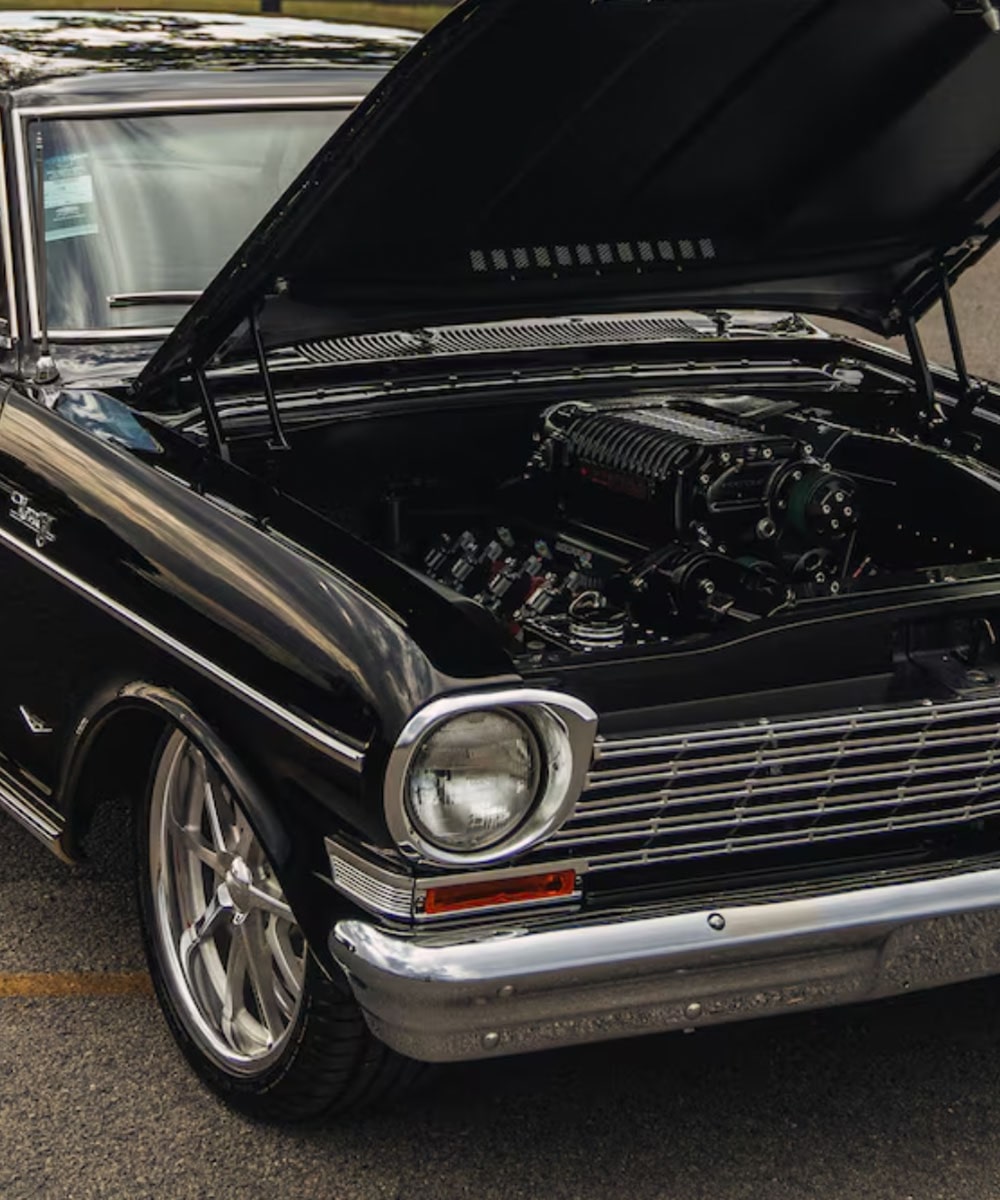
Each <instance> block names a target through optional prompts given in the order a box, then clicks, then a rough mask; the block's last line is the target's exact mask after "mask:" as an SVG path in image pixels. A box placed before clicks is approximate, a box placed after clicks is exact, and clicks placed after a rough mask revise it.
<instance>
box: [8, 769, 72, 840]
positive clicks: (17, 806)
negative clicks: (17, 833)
mask: <svg viewBox="0 0 1000 1200" xmlns="http://www.w3.org/2000/svg"><path fill="white" fill-rule="evenodd" d="M0 809H2V810H3V811H4V812H6V813H7V814H8V815H10V816H12V817H13V818H14V820H15V821H17V822H18V824H19V825H22V826H23V827H24V828H25V829H27V830H28V832H29V833H31V834H34V836H35V837H36V838H38V840H39V841H41V842H44V843H45V844H46V845H47V846H49V848H50V849H52V848H54V846H55V845H56V844H57V843H58V841H59V838H60V836H61V834H62V831H63V825H62V823H61V822H59V821H57V820H55V819H54V817H51V816H49V815H48V814H47V813H44V812H42V811H41V809H39V808H38V807H37V806H36V805H34V804H32V802H31V800H30V799H29V798H28V796H27V794H26V793H25V792H24V791H23V789H21V788H19V787H18V786H17V782H16V780H15V779H14V777H13V776H12V775H11V774H10V772H8V771H6V770H0Z"/></svg>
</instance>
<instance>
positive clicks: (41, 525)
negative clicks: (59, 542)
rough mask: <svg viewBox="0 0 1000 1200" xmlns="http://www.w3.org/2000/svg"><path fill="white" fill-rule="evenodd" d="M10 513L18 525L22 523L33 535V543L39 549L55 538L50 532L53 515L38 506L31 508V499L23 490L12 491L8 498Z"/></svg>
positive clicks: (53, 521) (53, 522)
mask: <svg viewBox="0 0 1000 1200" xmlns="http://www.w3.org/2000/svg"><path fill="white" fill-rule="evenodd" d="M10 515H11V518H12V519H13V520H15V521H17V523H18V524H19V525H24V526H26V527H27V528H28V529H30V530H31V531H32V533H34V535H35V545H36V546H37V547H38V549H39V550H42V549H44V548H45V547H46V546H47V545H48V544H49V542H54V541H55V540H56V535H55V534H54V533H53V532H52V526H53V525H54V524H55V521H56V519H55V517H54V516H52V514H51V513H47V512H43V511H42V510H41V509H40V508H33V507H32V505H31V501H30V500H29V499H28V497H27V496H25V495H24V493H23V492H14V493H13V494H12V495H11V498H10Z"/></svg>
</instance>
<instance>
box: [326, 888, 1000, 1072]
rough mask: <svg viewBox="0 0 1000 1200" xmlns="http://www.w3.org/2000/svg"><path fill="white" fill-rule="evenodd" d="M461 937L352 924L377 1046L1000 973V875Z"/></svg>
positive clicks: (361, 998)
mask: <svg viewBox="0 0 1000 1200" xmlns="http://www.w3.org/2000/svg"><path fill="white" fill-rule="evenodd" d="M493 929H494V934H493V936H487V935H485V934H484V931H483V930H482V929H478V930H468V931H465V932H464V933H462V934H461V935H453V936H452V937H448V936H447V935H446V934H444V933H443V932H442V931H441V930H440V929H437V930H436V931H435V932H434V934H433V936H431V934H430V931H428V932H427V934H425V935H423V936H421V935H419V934H418V935H415V936H414V935H409V936H397V935H393V934H390V933H387V932H385V931H384V930H381V929H378V928H376V927H375V926H374V925H371V924H369V923H368V922H366V921H360V920H347V921H340V922H338V923H337V924H336V925H335V927H334V929H333V931H332V932H331V935H330V950H331V953H332V954H333V956H334V957H335V958H336V959H337V960H338V962H339V963H340V964H341V966H342V967H343V968H344V970H345V972H346V973H347V975H348V978H349V980H350V983H351V987H352V988H353V990H354V994H355V997H356V999H357V1000H358V1003H359V1004H360V1005H361V1006H362V1008H363V1009H364V1011H365V1015H366V1018H367V1020H368V1023H369V1024H370V1025H371V1027H372V1028H373V1029H374V1030H375V1031H376V1033H377V1034H378V1036H379V1037H380V1038H382V1039H383V1040H384V1041H385V1042H387V1043H388V1044H389V1045H390V1046H393V1047H394V1048H395V1049H397V1050H399V1051H401V1052H402V1053H404V1054H407V1055H409V1056H411V1057H413V1058H418V1059H424V1060H426V1061H431V1062H448V1061H458V1060H462V1059H475V1058H485V1057H487V1056H492V1055H496V1054H515V1053H522V1052H524V1051H528V1050H540V1049H551V1048H554V1047H556V1046H562V1045H572V1044H577V1043H582V1042H593V1041H600V1040H603V1039H607V1038H616V1037H625V1036H629V1035H634V1034H640V1033H654V1032H660V1031H665V1030H670V1029H683V1028H690V1027H692V1026H701V1025H709V1024H716V1023H721V1022H726V1021H735V1020H745V1019H746V1018H748V1017H757V1016H770V1015H774V1014H778V1013H783V1012H790V1011H801V1010H802V1009H803V1008H823V1007H829V1006H830V1005H834V1004H843V1003H852V1002H855V1001H858V1000H867V999H872V998H875V997H879V996H889V995H897V994H901V993H902V992H904V991H910V990H918V989H921V988H928V987H935V986H940V985H942V984H946V983H953V982H957V981H959V980H962V979H973V978H977V977H982V976H987V975H994V974H997V973H1000V870H997V869H995V868H993V869H987V870H980V871H969V872H965V873H962V874H959V875H952V876H946V877H943V878H936V879H932V880H920V881H918V882H915V883H901V884H893V885H888V886H882V887H867V888H866V887H858V888H855V889H852V890H850V891H846V892H840V893H834V894H832V895H821V896H812V897H808V898H801V899H793V900H787V901H781V900H778V901H775V902H770V903H758V904H747V905H742V906H733V907H731V908H716V909H700V910H697V911H692V912H686V913H674V914H669V915H654V916H647V917H643V918H639V919H630V918H626V917H623V916H622V915H616V916H608V917H605V918H603V919H602V918H598V917H596V916H594V915H593V914H591V915H575V916H572V917H567V918H565V919H564V920H561V921H559V920H558V919H556V920H555V921H554V920H553V918H551V917H550V918H547V919H546V920H544V921H541V920H539V922H536V924H535V927H534V928H528V927H525V926H524V925H523V924H512V923H511V922H509V921H508V922H507V923H506V924H503V925H497V923H496V921H494V925H493Z"/></svg>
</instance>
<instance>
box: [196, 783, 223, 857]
mask: <svg viewBox="0 0 1000 1200" xmlns="http://www.w3.org/2000/svg"><path fill="white" fill-rule="evenodd" d="M202 767H203V768H204V760H202ZM201 786H202V795H203V796H204V802H205V814H206V816H207V817H208V827H209V829H210V830H211V831H212V841H213V843H214V844H215V848H216V850H218V851H219V853H220V854H225V853H226V849H227V847H226V835H225V833H224V832H223V830H222V819H221V816H220V814H219V806H218V803H217V801H216V797H215V788H214V787H213V786H212V782H211V780H210V779H209V778H208V772H207V771H204V770H203V774H202V783H201Z"/></svg>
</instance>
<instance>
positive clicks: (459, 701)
mask: <svg viewBox="0 0 1000 1200" xmlns="http://www.w3.org/2000/svg"><path fill="white" fill-rule="evenodd" d="M488 708H510V709H516V710H517V711H518V713H519V715H521V716H523V717H524V718H525V720H526V721H527V722H528V723H529V724H530V725H531V727H532V731H533V732H534V734H535V736H536V738H537V739H538V742H539V746H540V748H541V751H542V754H543V760H544V763H545V767H546V772H545V774H546V779H545V783H544V785H543V787H542V788H541V794H540V796H538V797H537V798H536V800H535V802H534V806H533V808H532V810H531V812H530V813H529V815H528V816H527V817H526V818H525V820H524V821H523V822H522V824H521V825H520V826H519V827H518V828H517V829H516V830H515V831H514V833H513V834H511V836H510V837H508V838H507V839H506V840H505V841H503V842H501V843H500V844H499V845H496V846H490V847H488V848H487V849H485V850H479V851H474V852H471V853H468V854H459V853H457V852H455V851H449V850H442V849H441V848H440V847H438V846H435V845H434V844H433V843H431V842H429V841H427V839H426V838H424V837H423V836H422V835H421V833H420V831H419V830H418V829H416V828H415V826H414V824H413V822H412V821H411V820H410V817H409V813H408V811H407V805H406V774H407V771H408V769H409V765H410V760H411V758H412V756H413V754H414V752H415V751H416V749H417V747H418V746H419V745H420V743H421V742H422V741H423V739H424V738H425V737H426V736H427V735H428V734H429V733H430V731H431V730H432V729H433V728H434V726H436V725H438V724H440V723H441V722H442V721H446V720H449V719H450V718H452V717H455V716H458V715H460V714H461V713H467V712H475V711H479V710H481V709H488ZM596 732H597V714H596V713H595V712H594V711H593V710H592V709H591V708H590V706H589V705H587V704H584V702H583V701H582V700H577V699H576V697H574V696H568V695H564V694H562V693H560V692H549V691H542V690H539V689H536V688H505V689H502V690H500V691H492V692H463V693H461V694H460V695H455V696H443V697H441V698H440V699H438V700H432V701H431V703H430V704H427V705H425V706H424V707H423V708H422V709H420V710H419V711H418V712H417V713H415V714H414V716H412V717H411V718H410V720H409V721H408V722H407V724H406V725H405V726H404V728H403V731H402V733H400V735H399V737H398V738H397V739H396V744H395V746H394V747H393V750H392V753H391V754H390V755H389V762H388V765H387V766H386V773H385V786H384V791H383V797H384V807H385V817H386V822H387V824H388V826H389V833H390V834H391V835H392V838H393V840H394V841H395V842H396V845H397V846H398V847H399V848H400V850H401V851H402V852H403V853H404V854H405V855H406V856H407V857H408V858H411V859H414V860H416V861H419V862H427V863H431V864H434V865H436V866H447V867H459V868H461V867H472V866H492V865H497V864H499V863H502V862H505V861H506V860H507V859H510V858H512V857H513V856H514V855H516V854H520V853H522V852H523V851H524V850H527V849H528V848H530V847H531V846H534V845H536V844H537V843H538V842H540V841H542V840H543V839H544V838H546V837H548V836H549V835H550V834H551V833H552V831H553V830H554V829H557V828H558V827H559V826H560V825H561V824H562V822H563V821H564V820H565V819H566V817H568V816H569V815H570V813H571V812H572V811H573V807H574V805H575V804H576V801H577V799H578V797H579V795H580V792H581V791H582V789H583V785H584V781H585V779H586V774H587V769H588V767H589V765H590V760H591V753H592V750H593V745H594V735H595V733H596Z"/></svg>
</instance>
